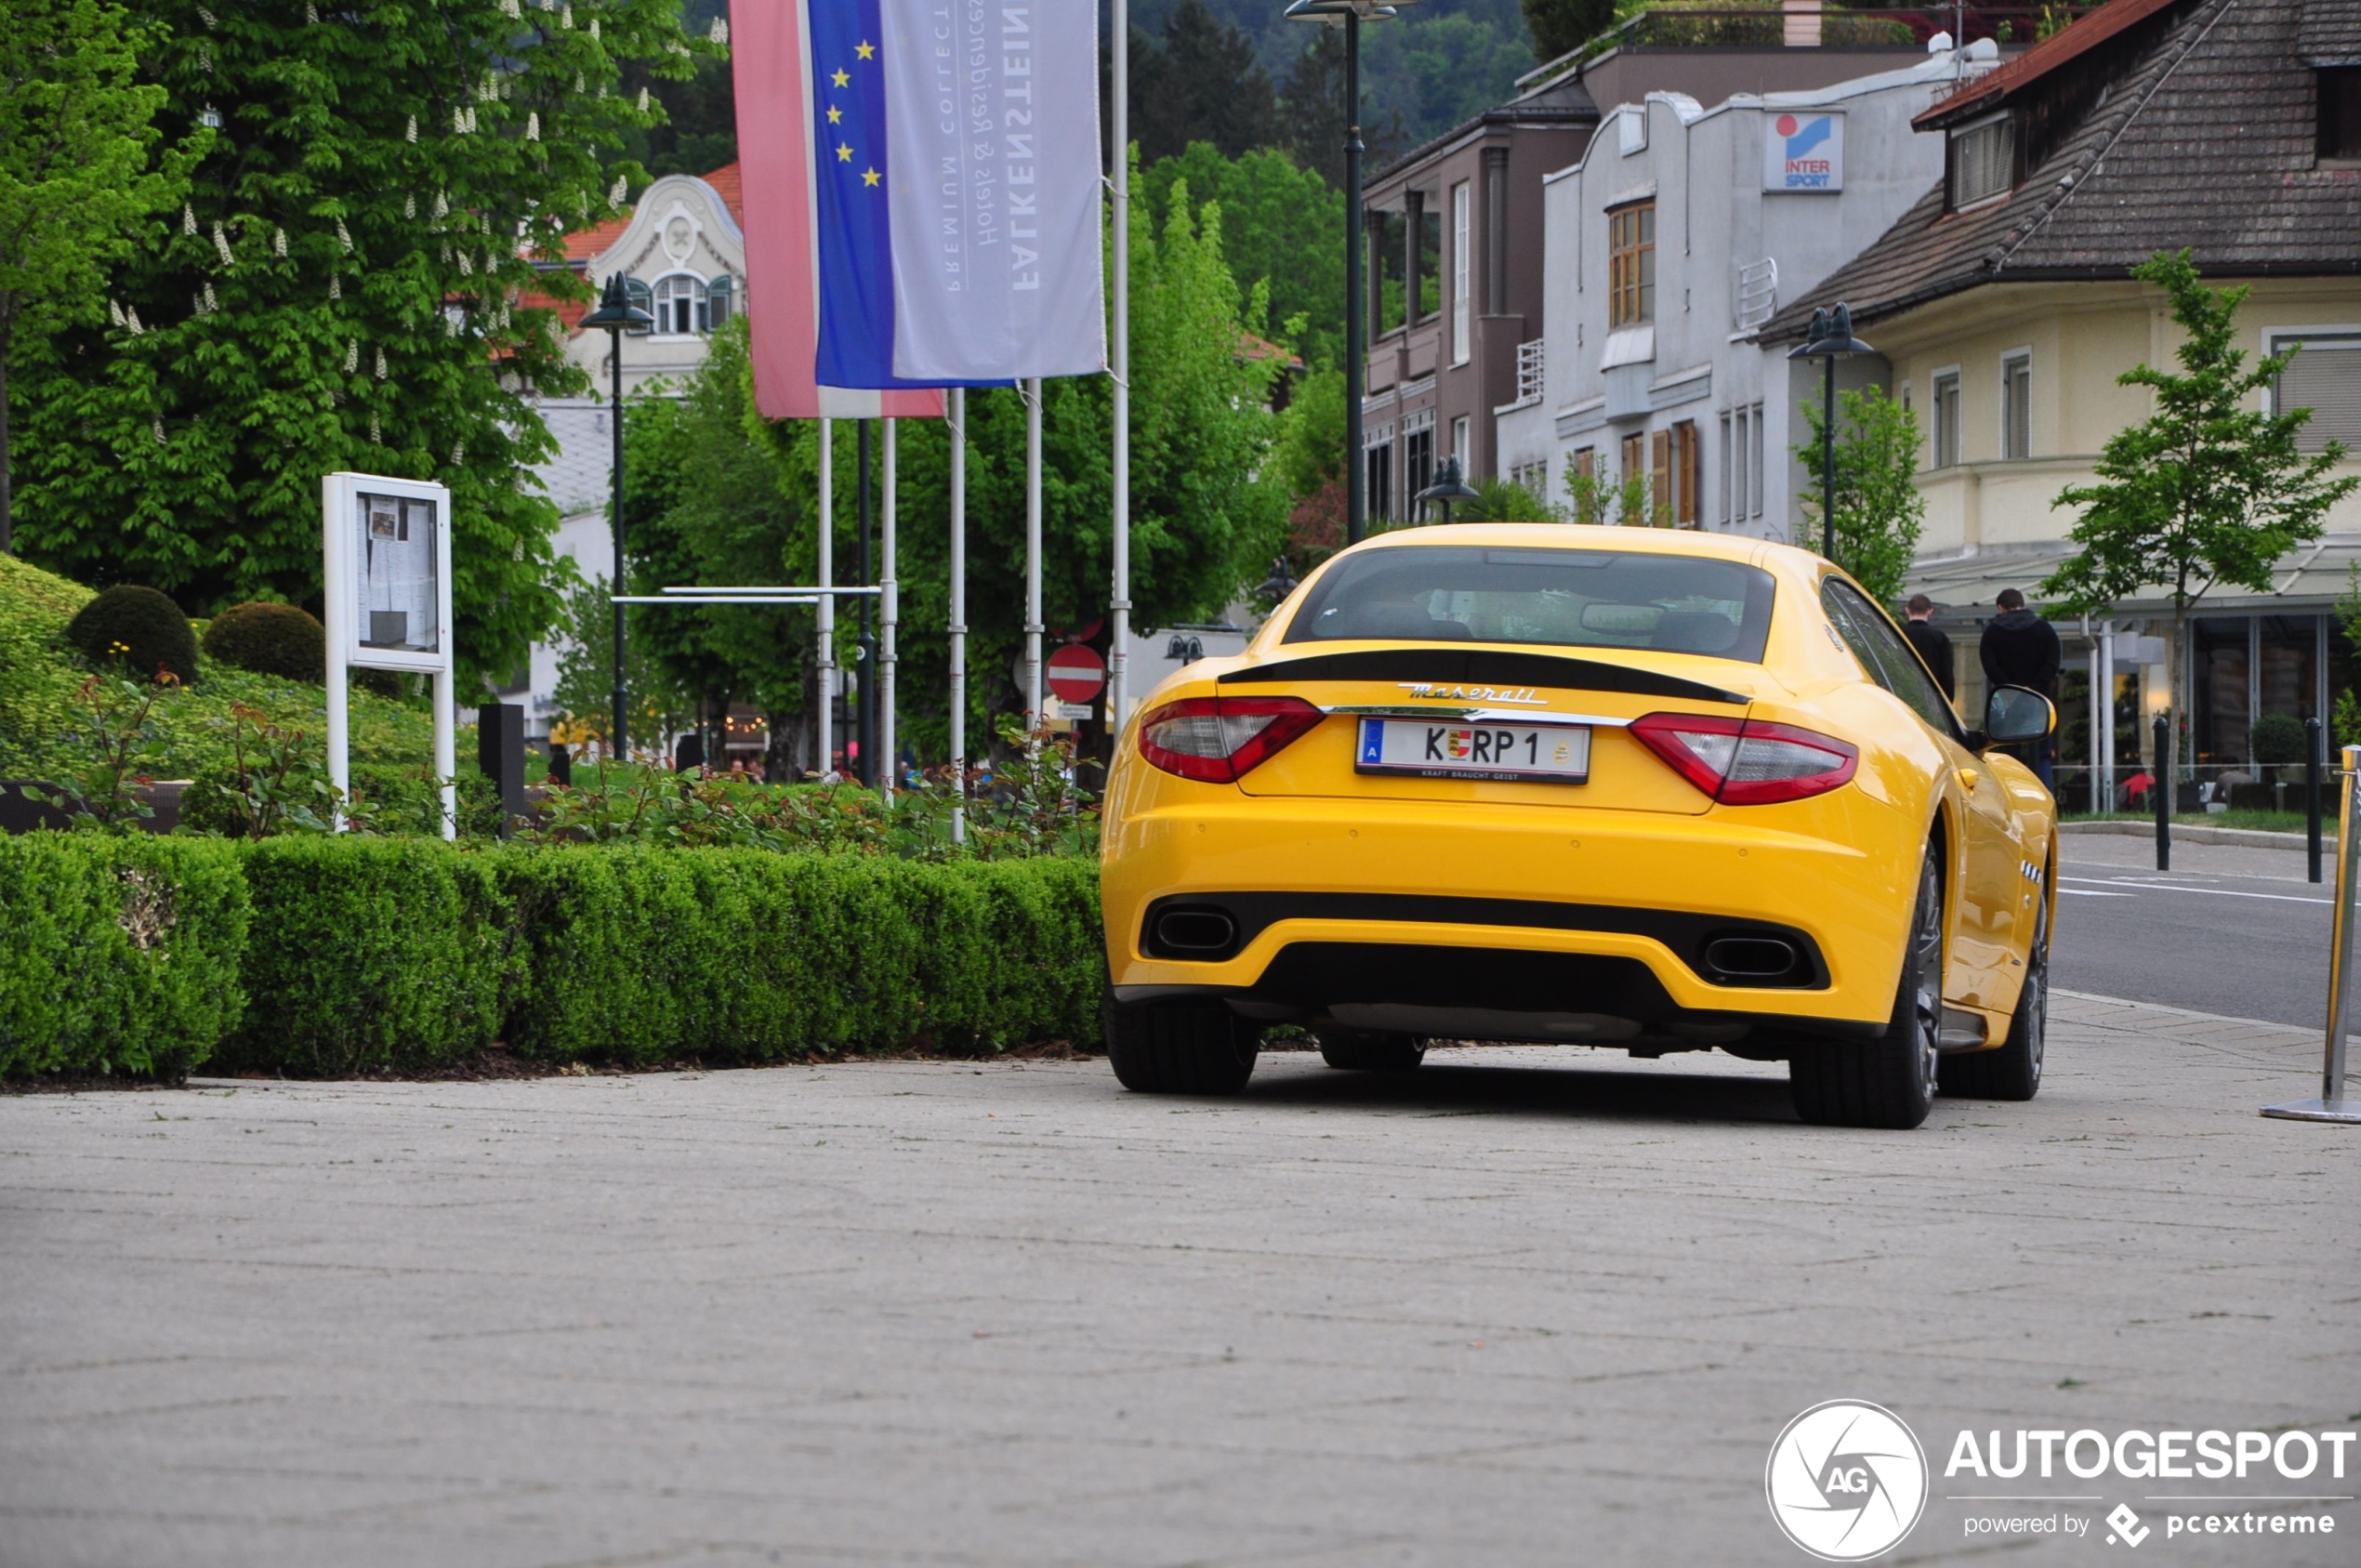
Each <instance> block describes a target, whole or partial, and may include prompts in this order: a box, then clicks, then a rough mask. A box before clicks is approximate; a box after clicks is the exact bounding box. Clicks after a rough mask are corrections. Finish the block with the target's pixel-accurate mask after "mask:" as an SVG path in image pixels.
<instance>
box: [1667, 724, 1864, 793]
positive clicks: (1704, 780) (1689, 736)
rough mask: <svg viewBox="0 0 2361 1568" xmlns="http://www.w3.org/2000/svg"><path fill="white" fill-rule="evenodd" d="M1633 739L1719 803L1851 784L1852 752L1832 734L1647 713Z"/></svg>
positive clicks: (1857, 757) (1855, 754)
mask: <svg viewBox="0 0 2361 1568" xmlns="http://www.w3.org/2000/svg"><path fill="white" fill-rule="evenodd" d="M1631 735H1632V738H1633V739H1634V740H1636V741H1638V742H1639V743H1640V744H1642V745H1644V746H1646V747H1647V748H1648V749H1649V750H1650V751H1653V752H1655V754H1656V755H1657V756H1658V757H1661V758H1664V760H1665V761H1666V762H1668V763H1669V764H1670V765H1671V767H1672V771H1674V772H1676V773H1679V774H1680V775H1681V776H1682V778H1684V779H1686V780H1688V781H1689V782H1690V783H1691V784H1695V785H1696V786H1697V788H1699V789H1700V790H1703V791H1704V792H1705V793H1706V794H1707V795H1708V797H1711V798H1713V799H1715V800H1719V801H1720V802H1721V804H1723V805H1724V806H1770V805H1775V804H1776V803H1778V802H1779V801H1782V800H1802V799H1806V798H1808V797H1812V796H1814V795H1826V794H1827V792H1828V791H1830V790H1832V789H1834V788H1836V787H1837V786H1838V785H1840V784H1844V783H1846V782H1848V781H1849V780H1851V779H1852V777H1853V771H1855V770H1856V769H1858V768H1859V767H1860V765H1861V753H1860V750H1859V748H1858V747H1856V746H1853V745H1852V744H1849V743H1847V742H1844V741H1840V740H1838V739H1837V738H1836V737H1834V736H1833V735H1823V734H1820V733H1819V732H1817V731H1812V730H1800V729H1798V728H1796V727H1795V726H1794V725H1792V724H1769V723H1765V722H1764V721H1763V720H1761V719H1759V718H1719V717H1716V716H1715V715H1712V714H1701V713H1652V714H1650V715H1648V717H1647V718H1642V719H1639V720H1637V721H1635V722H1634V723H1633V724H1632V726H1631Z"/></svg>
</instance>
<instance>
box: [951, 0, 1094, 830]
mask: <svg viewBox="0 0 2361 1568" xmlns="http://www.w3.org/2000/svg"><path fill="white" fill-rule="evenodd" d="M1120 3H1121V0H1117V4H1120ZM945 397H946V400H947V401H946V405H945V407H944V409H943V416H944V422H945V423H947V424H948V425H949V426H950V427H951V432H950V433H951V626H950V627H949V630H950V633H951V787H952V788H953V789H954V790H956V792H957V793H956V794H955V795H954V796H952V797H951V799H952V806H951V842H953V843H954V844H964V843H966V842H967V841H968V805H967V801H968V394H967V389H965V388H961V387H954V388H952V389H950V391H949V392H948V393H946V394H945Z"/></svg>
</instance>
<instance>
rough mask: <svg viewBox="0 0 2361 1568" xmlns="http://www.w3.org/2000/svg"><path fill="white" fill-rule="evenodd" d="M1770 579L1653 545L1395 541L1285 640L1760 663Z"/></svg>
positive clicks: (1335, 575)
mask: <svg viewBox="0 0 2361 1568" xmlns="http://www.w3.org/2000/svg"><path fill="white" fill-rule="evenodd" d="M1774 591H1775V590H1774V585H1773V583H1772V579H1771V574H1770V573H1768V572H1765V571H1763V570H1762V569H1761V567H1756V566H1748V565H1747V564H1746V563H1745V562H1743V561H1735V560H1721V559H1719V558H1717V557H1713V556H1701V555H1700V556H1691V555H1668V554H1664V553H1661V552H1659V551H1655V550H1589V549H1548V548H1541V549H1535V548H1493V547H1484V546H1480V545H1405V546H1400V547H1392V548H1387V549H1378V550H1370V551H1367V552H1365V553H1364V554H1361V555H1355V556H1352V557H1348V558H1347V559H1346V560H1341V561H1339V562H1338V563H1337V564H1336V566H1335V567H1334V568H1333V569H1331V570H1330V571H1329V572H1328V573H1326V575H1325V576H1323V577H1322V578H1321V579H1320V581H1319V582H1318V583H1317V584H1315V585H1314V586H1313V587H1312V593H1311V595H1310V596H1309V597H1308V598H1307V599H1306V600H1305V601H1304V604H1303V607H1302V608H1301V609H1300V610H1299V611H1297V612H1296V615H1295V618H1294V619H1293V620H1292V621H1290V622H1289V623H1288V624H1287V634H1286V641H1288V642H1329V641H1345V640H1348V639H1361V640H1372V641H1401V642H1462V641H1467V642H1523V643H1540V644H1544V645H1549V646H1555V647H1563V648H1642V649H1649V650H1653V651H1655V652H1665V653H1704V654H1708V655H1710V656H1712V657H1715V658H1721V659H1742V660H1745V661H1747V662H1748V663H1749V664H1761V662H1762V648H1763V643H1764V642H1765V640H1766V639H1768V638H1769V636H1770V631H1771V601H1772V599H1773V596H1774Z"/></svg>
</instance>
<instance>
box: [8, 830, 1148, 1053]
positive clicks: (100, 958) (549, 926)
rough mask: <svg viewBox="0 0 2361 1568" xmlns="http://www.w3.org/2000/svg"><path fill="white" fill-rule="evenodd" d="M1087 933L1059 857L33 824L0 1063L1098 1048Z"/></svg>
mask: <svg viewBox="0 0 2361 1568" xmlns="http://www.w3.org/2000/svg"><path fill="white" fill-rule="evenodd" d="M159 908H160V909H163V910H165V911H166V912H167V913H166V915H165V918H164V919H163V921H162V924H161V926H159V924H158V919H157V916H156V911H157V910H158V909H159ZM140 942H146V944H147V945H145V946H142V945H140ZM1100 943H1101V939H1100V929H1099V902H1098V877H1097V871H1096V868H1095V866H1093V865H1091V864H1090V863H1087V862H1081V861H1075V860H1066V859H1055V858H1044V859H1036V860H1014V861H996V862H953V863H917V862H909V861H902V860H896V859H893V858H891V857H889V856H882V855H878V856H869V855H821V854H775V853H771V852H768V851H764V850H680V849H662V848H650V847H642V846H631V845H622V846H602V845H562V846H557V847H526V846H508V847H504V848H497V849H493V848H470V847H466V846H452V845H447V844H444V843H442V842H441V841H440V840H435V839H426V838H407V837H389V838H368V837H345V838H333V839H332V838H324V837H281V838H272V839H268V840H265V841H263V842H260V843H236V842H207V841H203V840H193V841H191V840H176V839H148V838H139V837H131V838H112V837H100V836H97V835H90V834H79V835H67V834H33V835H29V836H27V837H21V838H16V839H0V1073H6V1074H31V1073H46V1072H56V1071H59V1070H68V1069H80V1070H89V1071H109V1070H112V1071H131V1072H152V1073H156V1074H162V1075H177V1074H182V1073H186V1072H188V1071H189V1070H191V1068H193V1067H196V1066H198V1065H199V1064H201V1063H204V1062H205V1061H208V1060H210V1061H212V1062H213V1063H214V1064H215V1065H216V1066H217V1067H218V1068H219V1069H223V1070H230V1071H260V1072H284V1073H288V1074H297V1075H335V1074H350V1073H353V1072H356V1071H366V1070H372V1069H394V1070H398V1071H415V1070H418V1069H422V1068H429V1067H433V1066H435V1065H437V1064H440V1063H443V1062H447V1061H453V1060H455V1059H457V1058H460V1057H464V1056H467V1055H468V1054H469V1053H472V1052H475V1051H478V1050H481V1049H482V1048H485V1047H487V1046H490V1045H492V1044H494V1043H495V1041H502V1040H505V1041H506V1042H507V1044H508V1047H509V1048H511V1049H513V1050H515V1051H517V1052H519V1053H520V1054H523V1055H527V1056H532V1057H535V1058H539V1059H542V1060H546V1061H595V1062H607V1063H615V1064H621V1065H647V1064H652V1063H656V1062H664V1061H678V1060H681V1059H683V1058H695V1059H698V1060H701V1061H707V1062H717V1063H719V1062H748V1061H774V1060H777V1059H779V1058H782V1057H787V1056H796V1055H802V1054H805V1053H808V1052H835V1051H863V1050H879V1049H896V1048H903V1047H905V1046H918V1047H933V1048H948V1049H992V1048H998V1047H1003V1046H1008V1045H1012V1044H1020V1043H1023V1042H1027V1041H1035V1040H1055V1039H1065V1040H1075V1041H1081V1042H1090V1041H1095V1040H1096V1038H1097V1034H1098V1006H1099V992H1100V987H1101V983H1102V980H1101V976H1102V972H1103V971H1102V968H1101V945H1100Z"/></svg>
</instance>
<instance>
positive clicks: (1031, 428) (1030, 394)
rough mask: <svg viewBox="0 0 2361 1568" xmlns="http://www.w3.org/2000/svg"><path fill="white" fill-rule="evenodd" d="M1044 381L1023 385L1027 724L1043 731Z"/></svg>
mask: <svg viewBox="0 0 2361 1568" xmlns="http://www.w3.org/2000/svg"><path fill="white" fill-rule="evenodd" d="M1043 630H1044V628H1043V626H1042V625H1041V377H1039V376H1028V377H1027V378H1026V380H1025V383H1024V723H1025V732H1026V733H1027V734H1028V735H1030V734H1031V733H1033V732H1034V731H1037V730H1039V729H1040V728H1041V633H1042V631H1043Z"/></svg>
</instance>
